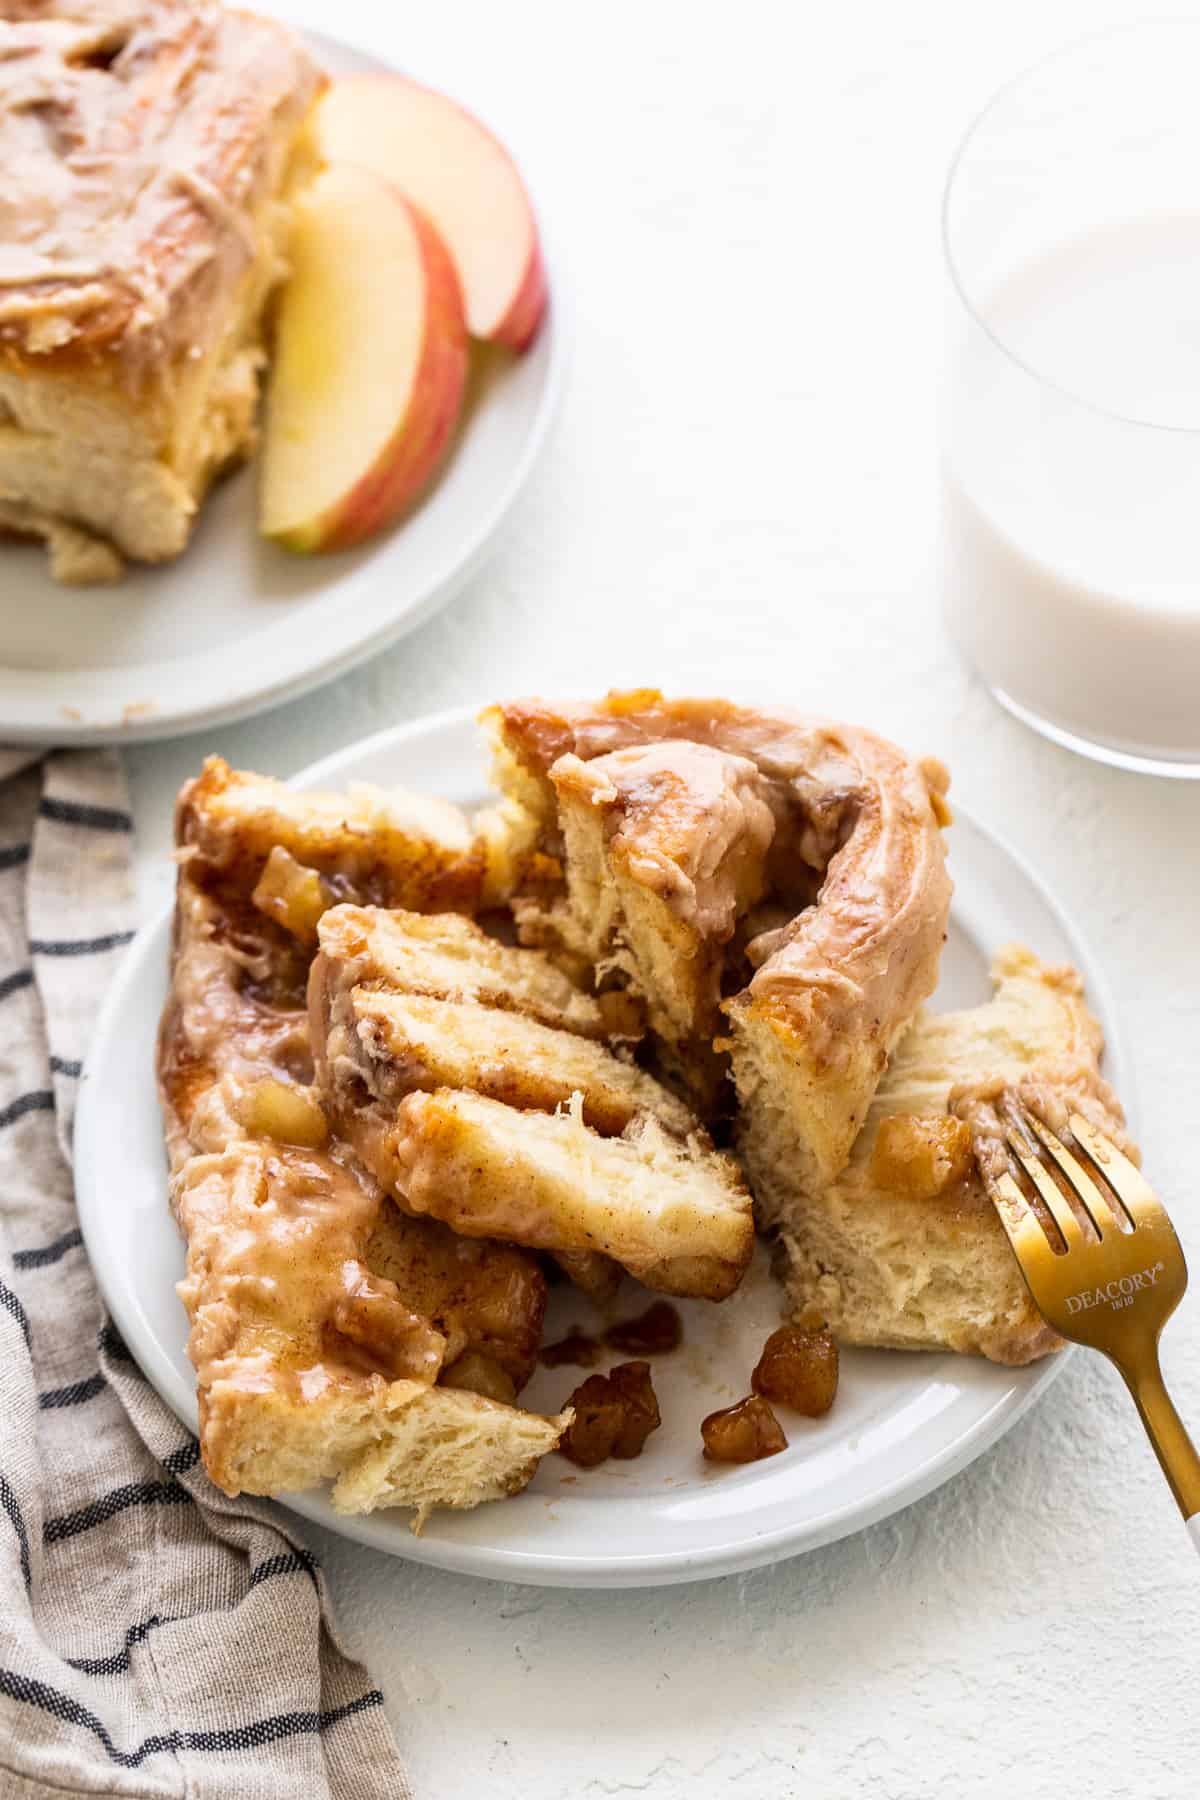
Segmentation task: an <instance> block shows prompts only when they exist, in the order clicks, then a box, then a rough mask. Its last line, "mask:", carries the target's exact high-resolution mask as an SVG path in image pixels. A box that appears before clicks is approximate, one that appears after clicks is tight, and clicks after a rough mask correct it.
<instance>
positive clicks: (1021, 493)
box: [943, 20, 1200, 777]
mask: <svg viewBox="0 0 1200 1800" xmlns="http://www.w3.org/2000/svg"><path fill="white" fill-rule="evenodd" d="M944 224H945V245H946V257H947V262H948V266H949V272H950V277H951V281H950V286H951V294H950V313H951V317H950V334H949V341H948V359H947V365H946V382H945V394H944V407H943V447H944V499H945V510H944V519H945V531H944V544H945V578H944V579H945V588H944V591H945V604H946V609H947V615H948V618H949V622H950V625H951V629H952V631H953V633H954V635H955V637H956V639H957V641H958V643H959V644H960V645H961V647H962V649H963V651H964V653H965V655H966V656H967V658H968V659H969V660H970V662H971V663H972V664H973V665H974V667H975V668H976V670H977V671H978V672H979V674H980V675H981V676H982V678H983V679H984V681H986V683H987V684H988V686H989V687H990V689H991V690H992V692H993V693H994V695H995V696H996V698H997V700H999V701H1000V702H1001V703H1002V704H1003V705H1005V706H1007V707H1008V708H1009V709H1010V710H1011V711H1012V712H1014V713H1016V714H1017V715H1018V717H1020V718H1022V719H1024V720H1025V721H1026V722H1027V723H1028V724H1030V725H1032V726H1034V727H1035V728H1036V729H1037V730H1039V731H1041V732H1043V733H1045V735H1046V736H1048V737H1051V738H1054V739H1055V740H1056V741H1057V742H1059V743H1061V744H1065V745H1068V746H1069V747H1070V748H1071V749H1074V750H1079V751H1082V752H1083V753H1084V754H1086V755H1090V756H1094V757H1098V758H1100V759H1101V760H1103V761H1107V762H1110V763H1116V764H1119V765H1121V766H1122V767H1125V768H1134V769H1143V770H1149V771H1152V772H1154V773H1157V774H1160V775H1175V776H1191V777H1200V20H1195V21H1190V22H1189V21H1167V22H1163V23H1161V24H1146V25H1138V26H1134V27H1131V28H1128V29H1123V30H1119V31H1114V32H1110V33H1106V34H1104V35H1103V36H1099V37H1094V38H1090V39H1088V40H1086V41H1085V42H1083V43H1081V44H1078V45H1076V46H1074V47H1072V48H1071V49H1068V50H1066V51H1063V52H1062V53H1061V54H1059V55H1057V56H1054V57H1051V58H1050V59H1049V60H1048V61H1047V62H1044V63H1042V64H1040V65H1039V66H1038V67H1037V68H1035V69H1033V70H1032V71H1031V72H1030V73H1028V74H1026V75H1023V76H1022V77H1020V79H1019V80H1017V81H1015V82H1013V83H1012V84H1011V85H1010V86H1009V87H1007V88H1005V89H1004V90H1003V91H1002V92H1001V93H1000V94H999V95H998V96H997V97H996V98H995V99H994V100H993V101H992V103H991V104H990V105H989V106H988V107H987V109H986V110H985V112H984V113H983V114H982V115H981V117H980V118H979V119H978V120H977V121H976V123H975V125H974V126H973V127H972V129H971V131H970V132H969V133H968V135H967V138H966V140H965V142H964V143H963V145H962V148H961V149H960V151H959V153H958V156H957V158H956V160H955V163H954V166H953V168H952V169H951V172H950V178H949V182H948V185H947V189H946V199H945V220H944Z"/></svg>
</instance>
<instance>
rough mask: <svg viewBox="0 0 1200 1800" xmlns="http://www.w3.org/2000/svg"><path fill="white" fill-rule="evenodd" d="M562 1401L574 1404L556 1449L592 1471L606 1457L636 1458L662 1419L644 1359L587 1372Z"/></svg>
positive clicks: (569, 1404)
mask: <svg viewBox="0 0 1200 1800" xmlns="http://www.w3.org/2000/svg"><path fill="white" fill-rule="evenodd" d="M567 1405H568V1406H573V1407H574V1408H575V1417H574V1419H573V1421H572V1422H571V1424H570V1425H568V1427H567V1429H566V1431H565V1432H564V1433H563V1435H562V1438H561V1439H560V1441H559V1446H558V1447H559V1449H560V1450H561V1451H562V1453H563V1455H564V1456H565V1457H568V1458H569V1460H570V1461H571V1462H573V1463H577V1464H578V1466H579V1467H580V1468H581V1469H594V1468H595V1467H596V1466H597V1464H598V1463H602V1462H603V1461H604V1460H605V1458H606V1457H609V1456H620V1457H634V1456H640V1455H641V1453H642V1449H643V1447H644V1446H645V1442H646V1439H647V1438H648V1437H649V1436H650V1433H651V1432H652V1431H656V1430H657V1429H658V1427H659V1425H660V1424H661V1423H662V1417H661V1414H660V1413H659V1410H658V1401H657V1399H656V1398H655V1394H654V1387H653V1384H652V1383H651V1380H650V1364H649V1363H645V1362H628V1363H618V1364H617V1366H616V1368H615V1369H612V1370H611V1371H610V1372H609V1373H608V1374H607V1375H589V1376H588V1378H587V1380H586V1381H585V1382H582V1383H581V1385H580V1386H579V1387H577V1388H576V1389H575V1392H574V1393H573V1394H572V1395H571V1397H570V1399H569V1400H568V1401H567Z"/></svg>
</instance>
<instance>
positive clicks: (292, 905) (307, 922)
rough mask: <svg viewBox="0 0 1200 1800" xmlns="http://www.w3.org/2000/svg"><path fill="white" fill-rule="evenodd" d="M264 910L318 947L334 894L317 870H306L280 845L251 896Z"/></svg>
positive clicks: (261, 910)
mask: <svg viewBox="0 0 1200 1800" xmlns="http://www.w3.org/2000/svg"><path fill="white" fill-rule="evenodd" d="M250 898H251V900H252V901H253V902H254V904H255V906H257V908H258V910H259V912H260V913H265V914H266V916H267V918H268V919H274V920H275V922H276V924H278V925H282V926H283V928H284V930H285V931H288V932H290V933H291V935H292V936H293V937H294V938H298V939H299V940H300V942H301V943H302V944H306V945H309V946H312V947H314V948H315V946H316V942H317V923H318V921H319V920H320V918H321V915H322V913H325V912H327V911H328V910H329V908H330V906H332V904H333V896H332V895H331V894H330V892H329V890H328V888H327V887H326V886H325V883H324V882H323V881H322V880H321V877H320V876H319V875H318V874H317V871H316V870H315V869H306V868H305V866H304V864H303V863H299V862H297V861H296V858H295V857H294V856H293V855H292V853H291V851H290V850H285V849H284V847H283V845H282V844H276V846H275V848H274V849H273V850H272V852H271V854H270V856H268V858H267V860H266V862H265V863H264V865H263V872H262V874H261V875H260V876H259V878H258V886H257V887H256V888H255V890H254V892H253V894H251V896H250Z"/></svg>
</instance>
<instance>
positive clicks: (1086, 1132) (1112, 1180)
mask: <svg viewBox="0 0 1200 1800" xmlns="http://www.w3.org/2000/svg"><path fill="white" fill-rule="evenodd" d="M1071 1132H1072V1135H1073V1136H1074V1138H1075V1140H1076V1142H1077V1143H1080V1144H1082V1145H1083V1147H1084V1149H1085V1150H1086V1151H1087V1153H1088V1155H1089V1156H1090V1157H1091V1159H1092V1161H1093V1162H1094V1163H1095V1165H1096V1167H1097V1168H1098V1169H1099V1170H1100V1172H1101V1174H1102V1175H1103V1176H1104V1179H1105V1181H1107V1182H1108V1184H1109V1186H1110V1187H1111V1188H1112V1190H1113V1192H1114V1194H1116V1196H1117V1198H1118V1200H1120V1202H1121V1205H1122V1206H1123V1207H1124V1208H1125V1211H1126V1212H1127V1213H1128V1214H1129V1216H1130V1218H1131V1219H1132V1220H1133V1223H1134V1225H1135V1226H1137V1225H1166V1226H1168V1227H1169V1226H1170V1220H1169V1219H1168V1218H1167V1214H1166V1210H1165V1209H1164V1207H1163V1204H1162V1202H1161V1200H1160V1199H1159V1198H1158V1195H1157V1194H1156V1193H1155V1192H1154V1189H1153V1188H1152V1187H1151V1186H1150V1183H1149V1182H1148V1181H1147V1180H1146V1178H1145V1176H1144V1175H1143V1174H1142V1172H1141V1170H1140V1169H1135V1168H1134V1166H1133V1164H1132V1163H1131V1162H1130V1160H1129V1158H1128V1157H1127V1156H1123V1155H1122V1154H1121V1152H1120V1151H1119V1150H1118V1149H1117V1146H1116V1145H1115V1144H1114V1143H1113V1142H1112V1140H1111V1139H1110V1138H1106V1137H1105V1135H1104V1133H1103V1132H1102V1131H1097V1130H1096V1127H1095V1126H1094V1125H1091V1124H1089V1123H1088V1121H1087V1120H1086V1119H1085V1118H1083V1117H1081V1115H1080V1114H1079V1113H1072V1115H1071Z"/></svg>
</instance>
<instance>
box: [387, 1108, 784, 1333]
mask: <svg viewBox="0 0 1200 1800" xmlns="http://www.w3.org/2000/svg"><path fill="white" fill-rule="evenodd" d="M581 1114H582V1105H581V1104H580V1103H579V1102H576V1103H575V1104H574V1105H573V1106H572V1108H571V1109H570V1110H569V1111H566V1112H560V1113H539V1112H519V1111H518V1110H517V1109H516V1108H515V1107H511V1106H505V1105H503V1104H501V1102H499V1101H496V1100H488V1099H485V1098H484V1097H483V1096H482V1095H481V1094H474V1093H467V1092H452V1091H451V1090H449V1089H446V1088H440V1089H438V1090H437V1091H436V1092H435V1093H432V1094H427V1093H414V1094H410V1095H409V1097H408V1099H407V1100H404V1101H402V1102H401V1104H400V1107H399V1109H398V1111H397V1115H396V1122H395V1125H394V1127H392V1128H391V1129H390V1130H389V1131H387V1132H386V1133H385V1134H384V1136H383V1139H382V1142H381V1153H382V1155H383V1156H385V1157H386V1158H387V1159H388V1163H389V1164H390V1170H389V1172H390V1176H391V1179H390V1181H389V1183H388V1185H389V1187H390V1188H392V1190H393V1191H394V1192H395V1193H397V1194H399V1195H401V1196H402V1199H403V1204H404V1205H405V1206H406V1207H408V1208H410V1209H411V1210H413V1211H414V1212H417V1213H421V1214H428V1215H430V1216H431V1217H433V1218H440V1219H443V1220H444V1221H445V1222H446V1223H447V1224H450V1225H452V1226H453V1228H454V1230H455V1231H458V1232H461V1233H464V1234H471V1235H474V1234H475V1233H479V1234H481V1235H484V1236H491V1237H499V1238H503V1239H504V1240H505V1241H506V1242H509V1243H518V1244H529V1245H533V1246H536V1247H538V1248H540V1249H544V1250H567V1251H572V1252H578V1251H589V1252H591V1251H599V1252H601V1253H602V1254H603V1255H605V1256H609V1257H611V1258H612V1259H613V1261H614V1262H618V1263H620V1264H621V1266H622V1267H623V1268H625V1269H628V1270H629V1272H630V1274H631V1275H636V1277H637V1278H638V1280H639V1281H641V1282H643V1283H644V1284H645V1285H646V1286H647V1287H651V1288H657V1289H659V1290H660V1291H661V1292H663V1293H667V1294H685V1295H694V1296H697V1297H700V1298H703V1299H708V1300H723V1299H725V1298H726V1297H727V1296H728V1295H729V1294H731V1293H732V1292H733V1290H734V1288H736V1287H737V1285H738V1283H739V1282H740V1280H741V1278H742V1276H743V1275H744V1274H745V1272H746V1268H747V1266H748V1264H749V1261H750V1254H751V1251H752V1249H753V1245H754V1222H753V1218H752V1214H751V1202H750V1195H749V1193H748V1191H747V1189H746V1187H745V1185H744V1184H743V1182H742V1179H741V1175H740V1172H739V1171H738V1169H737V1166H736V1164H735V1163H734V1162H733V1159H732V1158H731V1157H726V1156H723V1155H721V1154H720V1153H719V1152H717V1151H714V1150H712V1149H710V1148H709V1147H708V1146H707V1145H704V1144H702V1143H698V1142H697V1140H696V1139H695V1138H692V1139H689V1140H687V1141H685V1142H680V1140H679V1139H678V1138H675V1137H672V1136H671V1135H670V1134H669V1133H668V1132H666V1131H664V1130H663V1128H662V1126H661V1125H660V1124H659V1122H658V1120H657V1119H655V1118H653V1117H652V1116H650V1115H648V1114H647V1115H643V1116H642V1117H640V1118H638V1119H637V1120H635V1122H634V1123H633V1124H632V1125H629V1126H627V1127H626V1129H625V1130H624V1132H623V1133H622V1134H621V1136H620V1137H611V1138H603V1137H600V1136H599V1135H598V1134H597V1133H596V1132H593V1131H589V1130H588V1128H587V1126H586V1125H585V1124H584V1123H583V1119H582V1116H581Z"/></svg>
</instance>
